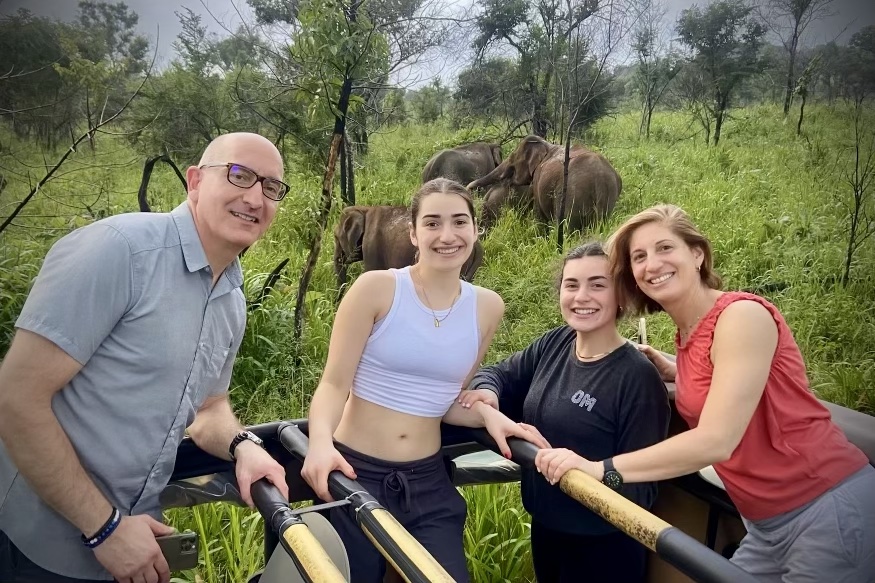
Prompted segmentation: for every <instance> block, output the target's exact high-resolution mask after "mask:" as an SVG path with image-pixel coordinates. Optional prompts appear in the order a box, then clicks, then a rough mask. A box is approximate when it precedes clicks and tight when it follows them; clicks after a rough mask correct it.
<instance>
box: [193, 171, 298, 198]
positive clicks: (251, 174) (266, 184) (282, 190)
mask: <svg viewBox="0 0 875 583" xmlns="http://www.w3.org/2000/svg"><path fill="white" fill-rule="evenodd" d="M199 168H228V182H230V183H231V184H233V185H234V186H237V187H239V188H251V187H252V186H253V185H255V183H256V182H260V183H261V192H262V193H264V196H266V197H267V198H269V199H271V200H277V201H279V200H282V199H283V197H284V196H285V195H286V193H287V192H288V191H289V185H288V184H286V183H285V182H283V181H282V180H277V179H276V178H267V177H265V176H259V175H258V173H257V172H255V170H252V169H251V168H247V167H246V166H241V165H240V164H204V165H203V166H199Z"/></svg>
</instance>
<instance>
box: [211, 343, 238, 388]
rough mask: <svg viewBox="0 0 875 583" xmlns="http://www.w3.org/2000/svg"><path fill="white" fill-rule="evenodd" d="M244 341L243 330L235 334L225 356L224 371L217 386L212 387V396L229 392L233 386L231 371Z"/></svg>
mask: <svg viewBox="0 0 875 583" xmlns="http://www.w3.org/2000/svg"><path fill="white" fill-rule="evenodd" d="M242 342H243V330H241V331H240V333H239V334H235V335H234V344H233V345H232V346H231V349H230V350H229V351H228V356H227V357H226V358H225V364H224V365H223V366H222V372H221V374H220V375H219V381H218V382H217V383H216V386H215V387H210V392H209V394H210V396H211V397H212V396H215V395H221V394H222V393H227V392H228V389H229V388H230V387H231V373H232V372H233V370H234V361H235V360H236V359H237V351H239V350H240V345H241V344H242Z"/></svg>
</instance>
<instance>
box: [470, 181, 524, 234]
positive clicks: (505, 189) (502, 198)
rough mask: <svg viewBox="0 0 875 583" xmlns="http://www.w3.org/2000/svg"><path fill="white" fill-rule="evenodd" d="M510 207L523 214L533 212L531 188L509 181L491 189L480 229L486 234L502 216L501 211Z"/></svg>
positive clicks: (498, 183) (481, 218)
mask: <svg viewBox="0 0 875 583" xmlns="http://www.w3.org/2000/svg"><path fill="white" fill-rule="evenodd" d="M504 206H509V207H512V208H515V209H517V210H519V211H523V212H531V211H532V210H533V206H534V201H533V200H532V187H531V186H515V185H513V184H511V183H510V181H509V180H501V181H499V182H496V183H495V184H493V185H492V186H490V187H489V190H487V191H486V196H485V197H484V200H483V210H482V211H481V215H480V228H481V230H482V232H483V234H485V233H486V232H487V231H489V229H491V228H492V227H493V226H494V225H495V223H496V222H497V221H498V218H499V217H500V216H501V209H502V207H504Z"/></svg>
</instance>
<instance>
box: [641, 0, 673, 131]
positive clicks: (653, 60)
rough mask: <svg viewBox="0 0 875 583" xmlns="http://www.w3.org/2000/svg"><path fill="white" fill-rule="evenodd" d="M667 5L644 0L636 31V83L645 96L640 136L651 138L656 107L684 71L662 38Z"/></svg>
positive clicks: (643, 98) (655, 0)
mask: <svg viewBox="0 0 875 583" xmlns="http://www.w3.org/2000/svg"><path fill="white" fill-rule="evenodd" d="M664 16H665V6H664V5H662V4H661V3H659V1H658V0H644V2H643V5H642V7H641V12H640V14H639V15H638V24H637V25H636V27H635V30H634V31H633V33H632V34H633V37H632V38H633V40H632V49H633V50H634V51H635V57H636V60H637V65H638V66H637V67H636V69H635V85H636V89H637V91H638V94H639V96H640V97H641V123H640V124H639V127H638V135H639V136H645V137H646V138H650V121H651V119H652V118H653V110H654V109H656V106H657V104H658V103H659V102H660V100H661V99H662V96H663V95H664V94H665V90H666V89H667V88H668V86H669V84H670V83H671V81H672V79H674V77H675V75H677V73H678V71H680V63H679V62H678V61H679V58H678V57H677V55H673V54H666V53H667V52H666V50H665V47H664V43H663V41H662V38H661V35H662V21H663V17H664Z"/></svg>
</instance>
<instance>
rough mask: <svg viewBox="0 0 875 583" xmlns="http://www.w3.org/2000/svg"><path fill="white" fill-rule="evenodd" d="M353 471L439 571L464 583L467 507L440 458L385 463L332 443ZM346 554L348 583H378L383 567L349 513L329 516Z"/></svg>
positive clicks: (334, 511)
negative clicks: (434, 563) (348, 568)
mask: <svg viewBox="0 0 875 583" xmlns="http://www.w3.org/2000/svg"><path fill="white" fill-rule="evenodd" d="M335 446H336V447H337V450H338V451H339V452H340V453H341V454H343V457H344V458H346V461H348V462H349V463H350V465H351V466H352V467H353V468H354V469H355V472H356V475H357V476H358V477H357V478H356V481H357V482H358V483H359V484H361V486H362V487H363V488H364V489H365V490H367V491H368V493H369V494H371V495H372V496H373V497H374V498H376V499H377V501H378V502H379V503H380V504H381V505H382V506H383V507H384V508H386V509H387V510H388V511H389V512H390V513H392V516H394V517H395V519H396V520H397V521H398V522H400V523H401V525H402V526H403V527H404V528H405V529H407V531H408V532H409V533H410V534H411V535H413V537H414V538H415V539H416V540H417V541H419V543H420V544H421V545H422V546H424V547H425V549H426V550H427V551H428V552H429V553H431V555H432V556H433V557H434V558H435V559H436V560H437V562H438V563H440V564H441V566H443V568H444V569H446V570H447V572H448V573H449V574H450V575H451V576H452V577H453V579H455V580H456V581H459V582H461V583H466V582H467V581H468V566H467V563H466V562H465V549H464V546H463V531H464V528H465V517H466V516H467V511H468V508H467V505H466V504H465V499H464V498H462V495H461V494H459V492H458V490H456V487H455V486H454V485H453V483H452V481H451V480H450V475H449V472H447V468H446V466H445V465H444V459H443V455H441V453H440V452H438V453H436V454H435V455H433V456H430V457H427V458H424V459H421V460H416V461H412V462H388V461H384V460H380V459H377V458H374V457H371V456H368V455H365V454H363V453H360V452H357V451H355V450H353V449H350V448H348V447H346V446H344V445H343V444H340V443H335ZM329 518H330V520H331V524H332V526H334V528H335V529H336V530H337V532H338V534H339V535H340V537H341V539H342V540H343V544H344V545H345V546H346V552H347V555H348V556H349V565H350V571H351V575H352V579H351V583H380V582H381V581H382V580H383V575H384V574H385V572H386V561H385V559H384V558H383V556H382V555H381V554H380V553H379V551H377V550H376V548H374V545H373V544H372V543H371V541H370V540H369V539H368V538H367V537H366V536H365V534H364V533H363V532H362V530H361V528H360V527H359V526H358V525H357V524H356V523H355V521H354V520H353V518H352V517H351V516H350V514H349V509H348V507H340V508H332V509H331V510H330V511H329Z"/></svg>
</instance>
